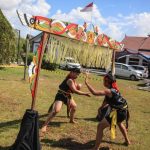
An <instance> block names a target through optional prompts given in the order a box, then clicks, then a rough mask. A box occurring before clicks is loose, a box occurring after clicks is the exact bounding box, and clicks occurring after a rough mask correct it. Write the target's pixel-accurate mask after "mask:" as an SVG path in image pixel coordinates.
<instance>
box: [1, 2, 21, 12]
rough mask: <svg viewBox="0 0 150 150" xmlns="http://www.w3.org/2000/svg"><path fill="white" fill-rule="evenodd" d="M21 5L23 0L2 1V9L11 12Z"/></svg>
mask: <svg viewBox="0 0 150 150" xmlns="http://www.w3.org/2000/svg"><path fill="white" fill-rule="evenodd" d="M20 3H21V0H11V2H10V0H0V8H1V9H3V10H9V9H13V8H15V7H17V6H18V5H19V4H20Z"/></svg>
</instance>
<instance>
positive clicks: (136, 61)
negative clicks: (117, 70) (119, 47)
mask: <svg viewBox="0 0 150 150" xmlns="http://www.w3.org/2000/svg"><path fill="white" fill-rule="evenodd" d="M138 64H139V58H131V57H130V58H129V65H138Z"/></svg>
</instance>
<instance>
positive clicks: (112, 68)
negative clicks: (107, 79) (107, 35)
mask: <svg viewBox="0 0 150 150" xmlns="http://www.w3.org/2000/svg"><path fill="white" fill-rule="evenodd" d="M111 72H112V75H113V76H114V75H115V50H113V54H112V65H111Z"/></svg>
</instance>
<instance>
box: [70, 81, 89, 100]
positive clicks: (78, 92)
mask: <svg viewBox="0 0 150 150" xmlns="http://www.w3.org/2000/svg"><path fill="white" fill-rule="evenodd" d="M67 84H68V86H69V87H70V89H71V90H72V92H73V93H76V94H78V95H85V96H89V97H90V94H89V93H88V92H82V91H80V90H78V89H77V88H76V86H75V84H74V82H73V80H71V79H69V80H68V81H67Z"/></svg>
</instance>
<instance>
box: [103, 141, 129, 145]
mask: <svg viewBox="0 0 150 150" xmlns="http://www.w3.org/2000/svg"><path fill="white" fill-rule="evenodd" d="M102 142H105V143H108V144H114V145H120V146H121V145H122V146H128V145H127V143H125V142H124V143H119V142H114V141H105V140H102Z"/></svg>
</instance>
